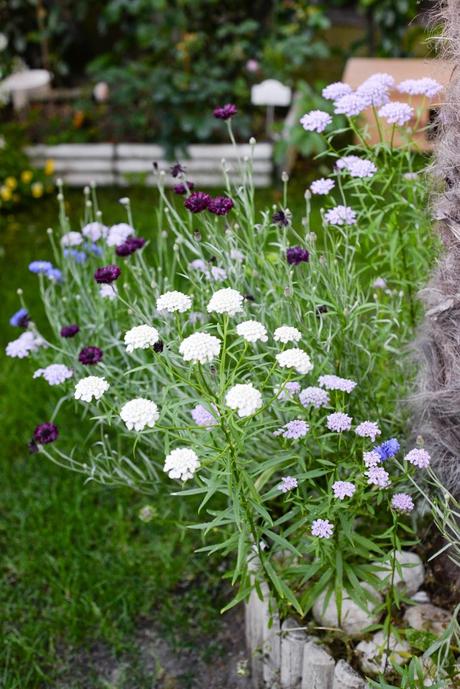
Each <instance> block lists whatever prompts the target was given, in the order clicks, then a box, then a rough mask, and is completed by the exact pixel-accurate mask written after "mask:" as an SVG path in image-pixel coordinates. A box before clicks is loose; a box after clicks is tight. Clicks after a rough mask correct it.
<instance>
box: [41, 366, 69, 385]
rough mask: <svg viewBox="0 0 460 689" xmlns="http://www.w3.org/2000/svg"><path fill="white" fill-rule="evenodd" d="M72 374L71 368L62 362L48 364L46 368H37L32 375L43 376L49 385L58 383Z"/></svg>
mask: <svg viewBox="0 0 460 689" xmlns="http://www.w3.org/2000/svg"><path fill="white" fill-rule="evenodd" d="M72 376H73V371H72V369H71V368H69V367H68V366H65V365H64V364H50V365H49V366H47V367H46V368H39V369H37V370H36V371H35V373H34V375H33V377H34V378H44V379H45V380H46V382H47V383H48V384H49V385H60V384H61V383H64V381H66V380H67V379H68V378H72Z"/></svg>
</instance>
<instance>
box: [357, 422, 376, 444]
mask: <svg viewBox="0 0 460 689" xmlns="http://www.w3.org/2000/svg"><path fill="white" fill-rule="evenodd" d="M381 432H382V431H381V430H380V428H379V427H378V425H377V424H376V423H375V421H363V422H362V423H360V424H359V426H356V428H355V433H356V435H359V436H360V438H370V439H371V440H372V442H374V440H375V439H376V437H377V436H378V435H380V434H381Z"/></svg>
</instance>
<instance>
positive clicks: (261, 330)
mask: <svg viewBox="0 0 460 689" xmlns="http://www.w3.org/2000/svg"><path fill="white" fill-rule="evenodd" d="M236 332H237V333H238V335H239V336H240V337H242V338H243V340H246V342H258V340H260V341H261V342H266V341H267V340H268V337H267V330H266V328H265V326H264V325H262V323H259V321H243V323H238V325H237V326H236Z"/></svg>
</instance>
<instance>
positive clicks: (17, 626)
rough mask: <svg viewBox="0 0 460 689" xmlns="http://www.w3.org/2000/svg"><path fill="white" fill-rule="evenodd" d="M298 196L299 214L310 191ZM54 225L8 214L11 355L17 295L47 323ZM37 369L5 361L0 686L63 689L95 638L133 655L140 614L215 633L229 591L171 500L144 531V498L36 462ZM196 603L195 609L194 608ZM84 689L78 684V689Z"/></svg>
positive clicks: (147, 219)
mask: <svg viewBox="0 0 460 689" xmlns="http://www.w3.org/2000/svg"><path fill="white" fill-rule="evenodd" d="M125 193H126V191H125V190H117V189H108V190H103V191H101V193H100V194H99V196H100V205H101V207H102V208H103V209H104V220H105V222H107V223H112V222H116V221H122V220H124V219H125V215H124V210H123V208H122V207H121V206H120V205H119V204H118V202H117V199H118V198H119V196H120V195H123V194H125ZM129 195H130V197H131V199H132V206H133V211H134V219H135V225H136V227H137V229H138V231H139V232H140V233H141V234H143V235H144V236H146V237H153V236H154V235H153V233H154V229H155V228H154V226H153V217H154V216H153V210H154V208H155V203H156V195H155V192H154V191H152V190H145V189H133V190H132V191H130V192H129ZM294 195H295V199H296V200H297V203H298V205H299V206H300V207H301V206H302V205H303V188H298V189H297V190H296V191H295V192H294ZM278 197H279V196H278V194H277V193H276V192H271V191H270V192H262V193H261V194H260V202H261V203H263V204H272V203H276V201H277V200H278ZM66 198H67V202H68V205H69V215H70V217H71V218H72V220H73V221H74V223H75V225H74V227H75V228H78V219H79V217H80V215H81V209H82V194H81V193H80V192H77V191H72V192H67V194H66ZM291 205H292V204H291ZM56 222H57V208H56V202H55V199H54V198H48V199H45V200H42V201H40V202H37V203H35V204H34V205H33V206H32V207H30V208H28V209H27V210H25V211H22V212H18V213H17V214H15V215H10V216H9V217H6V218H5V216H0V223H1V234H0V250H1V255H0V261H1V270H2V280H1V287H0V289H1V301H2V305H3V306H2V313H3V319H2V320H3V323H4V326H3V327H2V330H1V340H2V342H1V345H2V351H3V350H4V346H5V344H6V342H8V341H9V340H11V339H13V338H14V337H16V336H17V331H16V330H15V329H14V328H12V327H10V326H9V325H8V323H7V321H8V318H9V316H10V315H11V314H12V313H13V312H14V311H16V309H17V308H18V299H17V296H16V289H17V288H19V287H21V288H22V289H24V292H25V294H26V296H27V304H28V306H29V309H30V311H31V313H33V316H34V319H35V320H36V321H37V322H40V318H41V306H40V303H39V296H38V293H37V290H36V276H34V275H32V274H31V273H30V272H29V271H28V270H27V266H28V263H29V262H30V261H31V260H34V259H47V258H49V257H50V252H49V247H48V240H47V236H46V228H47V227H53V226H56ZM33 370H34V367H33V365H32V364H31V363H30V362H29V361H28V360H22V361H21V360H15V359H8V358H6V357H5V356H4V355H2V356H1V357H0V389H1V395H0V414H1V418H2V428H3V438H2V454H1V476H2V480H1V484H0V505H1V512H2V520H1V524H0V551H1V553H2V565H1V569H0V576H1V583H0V618H1V620H2V623H3V631H2V639H1V642H0V685H1V686H2V687H5V689H29V688H30V689H37V688H38V687H48V686H56V682H57V681H58V680H59V678H60V677H61V676H63V675H65V674H66V672H67V671H68V668H66V664H67V661H66V660H65V658H67V657H69V656H70V655H71V654H72V652H73V651H75V650H76V649H77V650H78V649H80V648H81V647H83V646H85V645H88V644H91V643H93V642H94V641H95V640H97V641H98V642H106V643H107V644H108V646H109V647H110V648H112V649H113V652H114V653H120V654H121V653H124V652H129V650H130V648H131V642H130V633H132V631H133V629H134V627H135V625H136V623H137V622H138V620H139V618H141V616H147V617H151V616H153V617H154V619H155V621H156V622H158V621H159V622H160V623H162V624H163V626H164V628H165V631H166V632H167V631H168V629H169V630H171V629H172V628H173V627H174V624H175V622H176V623H177V624H178V625H179V626H183V627H184V628H186V627H187V626H188V624H189V618H190V609H189V607H190V608H192V609H193V615H192V617H193V618H194V619H195V624H198V625H199V626H200V627H201V628H205V629H207V630H209V629H210V628H212V627H213V625H216V624H217V620H218V615H219V613H218V608H219V604H220V603H221V602H222V600H220V599H219V595H220V594H219V592H217V594H216V595H217V599H214V598H213V595H212V592H213V591H215V590H216V586H217V585H216V581H217V578H215V579H213V577H212V575H211V574H209V572H208V568H209V565H208V562H207V560H206V557H205V556H203V555H195V556H193V555H192V552H193V548H194V547H195V546H196V545H197V543H196V539H197V536H196V535H195V534H196V532H195V531H187V532H185V533H184V531H183V530H181V529H180V528H179V527H178V526H177V525H176V524H175V523H174V521H173V520H172V517H170V508H169V505H170V501H171V499H172V498H170V497H169V496H168V495H164V496H160V497H159V498H155V509H156V516H155V518H154V519H153V520H152V521H151V522H149V523H148V524H145V523H143V522H142V521H141V520H140V519H139V517H138V512H139V510H140V509H141V508H142V507H143V506H144V505H145V504H147V503H148V499H146V498H145V497H143V496H142V495H138V494H135V493H133V492H130V491H128V490H126V489H109V488H103V487H101V486H98V485H95V484H87V485H84V484H83V480H82V478H81V477H80V476H79V475H74V474H71V473H68V472H66V471H64V470H60V469H59V468H57V467H55V466H53V465H51V464H49V463H47V462H46V461H44V460H43V459H42V458H41V457H40V456H39V455H29V454H28V451H27V442H28V440H29V438H30V435H31V432H32V430H33V428H34V427H35V425H36V424H37V423H39V422H41V421H43V420H44V419H46V418H48V415H49V410H50V409H51V394H50V390H49V388H47V385H46V383H44V381H39V380H37V381H32V380H31V376H32V372H33ZM60 418H61V417H60ZM61 423H62V420H61ZM171 513H172V510H171ZM174 513H175V510H174ZM191 562H192V563H193V565H192V567H191V566H190V563H191ZM184 563H186V567H185V566H184ZM190 571H192V576H191V577H190V575H189V573H190ZM186 572H187V575H186ZM205 572H207V573H206V574H204V573H205ZM186 576H187V579H186V581H185V588H184V579H185V578H186ZM194 579H195V580H196V581H199V584H195V585H194ZM179 584H180V590H181V592H182V596H181V604H180V606H176V605H175V604H174V603H173V601H174V600H175V598H174V593H173V592H174V589H175V587H176V586H177V585H179ZM184 592H185V593H184ZM187 596H188V597H189V598H190V601H192V602H193V605H192V603H190V606H189V607H188V606H187V602H186V601H187ZM199 610H202V613H201V615H200V616H199V617H198V618H197V612H198V611H199ZM185 618H186V619H185ZM1 646H3V648H2V647H1ZM80 686H81V685H80V684H79V683H78V680H75V684H72V689H78V687H80ZM91 686H92V689H96V687H99V684H98V685H96V684H93V685H91ZM139 686H140V685H139ZM149 686H152V685H151V684H149Z"/></svg>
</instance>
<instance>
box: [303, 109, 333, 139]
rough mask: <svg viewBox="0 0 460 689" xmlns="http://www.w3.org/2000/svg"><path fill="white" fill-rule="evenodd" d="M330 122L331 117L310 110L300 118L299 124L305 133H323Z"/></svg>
mask: <svg viewBox="0 0 460 689" xmlns="http://www.w3.org/2000/svg"><path fill="white" fill-rule="evenodd" d="M331 122H332V117H331V116H330V115H329V113H328V112H324V111H323V110H311V111H310V112H307V113H306V114H305V115H304V116H303V117H301V118H300V124H301V125H302V127H303V128H304V129H305V130H306V131H307V132H318V134H320V133H321V132H324V130H325V129H326V127H328V126H329V125H330V124H331Z"/></svg>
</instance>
